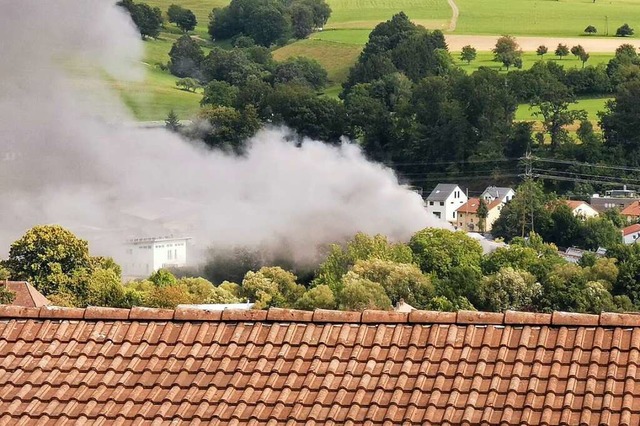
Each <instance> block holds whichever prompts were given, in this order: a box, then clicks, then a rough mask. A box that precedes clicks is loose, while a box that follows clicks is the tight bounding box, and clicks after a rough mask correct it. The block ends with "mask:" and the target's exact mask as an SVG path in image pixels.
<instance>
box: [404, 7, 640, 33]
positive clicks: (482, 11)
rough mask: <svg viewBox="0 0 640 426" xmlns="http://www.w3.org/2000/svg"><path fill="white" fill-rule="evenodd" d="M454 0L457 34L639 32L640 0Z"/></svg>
mask: <svg viewBox="0 0 640 426" xmlns="http://www.w3.org/2000/svg"><path fill="white" fill-rule="evenodd" d="M455 1H456V4H457V5H458V8H459V9H460V16H459V18H458V25H457V28H456V31H455V32H456V33H457V34H513V35H538V36H550V37H551V36H573V37H575V36H579V35H582V34H584V33H583V31H584V29H585V28H586V27H587V25H593V26H595V27H596V28H597V30H598V34H599V35H605V31H606V22H607V21H608V26H609V34H610V35H613V34H615V31H616V29H617V28H618V27H619V26H621V25H622V24H624V23H628V24H629V25H630V26H631V27H632V28H638V29H640V0H609V1H607V0H605V1H603V0H596V1H595V2H594V1H593V0H455ZM408 13H409V16H410V17H411V14H410V12H408ZM605 16H607V17H608V19H605Z"/></svg>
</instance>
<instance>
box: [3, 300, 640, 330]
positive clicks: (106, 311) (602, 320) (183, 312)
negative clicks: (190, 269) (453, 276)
mask: <svg viewBox="0 0 640 426" xmlns="http://www.w3.org/2000/svg"><path fill="white" fill-rule="evenodd" d="M7 318H12V319H15V318H25V319H42V320H46V319H50V320H51V319H53V320H62V319H68V320H90V321H100V320H119V321H127V320H130V321H218V322H237V321H248V322H314V323H359V324H383V323H386V324H459V325H470V324H475V325H517V326H524V325H537V326H540V325H549V326H573V327H576V326H585V327H597V326H601V327H640V314H636V313H615V312H603V313H601V314H600V315H595V314H581V313H574V312H559V311H556V312H553V313H535V312H519V311H506V312H505V313H499V312H478V311H458V312H439V311H419V310H416V311H412V312H409V313H403V312H394V311H376V310H365V311H363V312H347V311H334V310H325V309H316V310H315V311H299V310H295V309H282V308H270V309H269V310H225V311H207V310H204V309H196V308H191V307H184V308H182V307H180V308H177V309H158V308H143V307H134V308H131V309H120V308H106V307H96V306H90V307H88V308H63V307H58V306H43V307H41V308H29V307H24V306H15V305H0V319H7Z"/></svg>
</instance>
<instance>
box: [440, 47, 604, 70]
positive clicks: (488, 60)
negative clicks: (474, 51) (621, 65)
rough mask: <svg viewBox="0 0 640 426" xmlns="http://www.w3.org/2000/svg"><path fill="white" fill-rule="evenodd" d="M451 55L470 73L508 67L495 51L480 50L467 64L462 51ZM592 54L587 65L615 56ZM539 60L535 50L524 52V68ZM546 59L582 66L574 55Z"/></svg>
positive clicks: (566, 67)
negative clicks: (462, 58)
mask: <svg viewBox="0 0 640 426" xmlns="http://www.w3.org/2000/svg"><path fill="white" fill-rule="evenodd" d="M451 55H452V56H453V58H454V60H455V62H456V64H457V65H458V66H460V68H462V69H463V70H465V71H467V72H468V73H471V72H473V71H475V70H477V69H478V68H480V67H487V68H491V69H495V70H497V71H502V72H506V69H505V68H504V67H503V66H502V64H500V63H498V62H494V60H493V53H491V52H478V56H477V58H476V60H475V61H472V62H471V63H470V64H467V63H466V62H465V61H462V60H461V59H460V52H451ZM590 55H591V57H590V58H589V60H588V61H587V65H598V64H606V63H607V62H609V60H610V59H611V58H613V54H611V53H591V54H590ZM539 60H540V57H539V56H538V55H536V54H535V52H524V54H523V55H522V69H529V68H531V67H532V66H533V64H535V63H536V62H537V61H539ZM544 60H545V61H553V62H555V63H557V64H560V65H562V66H563V67H564V69H566V70H568V69H571V68H582V62H580V60H579V59H578V58H576V57H575V56H573V55H569V56H567V57H565V58H564V59H558V58H557V57H556V56H553V55H549V54H547V55H545V56H544ZM512 69H513V68H512Z"/></svg>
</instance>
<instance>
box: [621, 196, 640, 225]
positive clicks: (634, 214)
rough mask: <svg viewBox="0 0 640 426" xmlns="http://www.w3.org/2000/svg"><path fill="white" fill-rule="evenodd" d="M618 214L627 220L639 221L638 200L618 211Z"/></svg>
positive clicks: (639, 208)
mask: <svg viewBox="0 0 640 426" xmlns="http://www.w3.org/2000/svg"><path fill="white" fill-rule="evenodd" d="M620 214H621V215H623V216H624V217H626V218H627V221H629V222H630V223H631V222H638V221H640V201H634V202H633V203H631V204H629V205H628V206H627V207H625V208H624V209H622V210H621V211H620Z"/></svg>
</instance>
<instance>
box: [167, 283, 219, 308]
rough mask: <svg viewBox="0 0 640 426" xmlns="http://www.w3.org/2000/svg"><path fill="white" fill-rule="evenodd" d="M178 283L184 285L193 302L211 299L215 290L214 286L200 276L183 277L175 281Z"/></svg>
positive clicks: (203, 301)
mask: <svg viewBox="0 0 640 426" xmlns="http://www.w3.org/2000/svg"><path fill="white" fill-rule="evenodd" d="M176 283H177V284H179V285H184V286H185V287H186V288H187V291H188V292H189V294H190V295H191V297H192V298H193V301H194V303H205V302H206V301H207V300H209V299H211V298H212V297H213V295H214V292H215V291H216V287H215V286H214V285H213V284H212V283H211V281H208V280H206V279H204V278H202V277H184V278H180V279H179V280H177V281H176Z"/></svg>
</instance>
